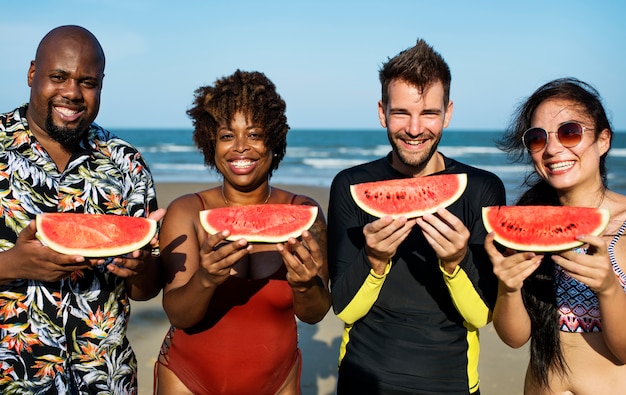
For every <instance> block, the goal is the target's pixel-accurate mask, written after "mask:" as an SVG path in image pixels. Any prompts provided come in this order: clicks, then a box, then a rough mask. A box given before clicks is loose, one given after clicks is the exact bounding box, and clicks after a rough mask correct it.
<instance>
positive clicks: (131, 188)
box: [0, 105, 157, 394]
mask: <svg viewBox="0 0 626 395" xmlns="http://www.w3.org/2000/svg"><path fill="white" fill-rule="evenodd" d="M26 108H27V105H23V106H22V107H19V108H17V109H16V110H14V111H13V112H10V113H6V114H0V144H1V145H0V251H6V250H8V249H10V248H12V247H13V246H14V244H15V242H16V239H17V235H18V233H19V232H20V231H21V230H22V229H23V228H24V227H26V226H27V225H28V223H29V221H30V220H32V219H34V218H35V216H36V214H38V213H42V212H65V211H72V212H85V213H107V214H117V215H133V216H147V213H148V212H150V211H154V210H156V208H157V202H156V193H155V189H154V184H153V179H152V176H151V174H150V171H149V170H148V168H147V166H146V164H145V162H144V160H143V158H142V157H141V155H140V154H139V153H138V152H137V150H136V149H135V148H134V147H132V146H131V145H129V144H128V143H126V142H125V141H123V140H121V139H119V138H117V137H116V136H114V135H113V134H112V133H110V132H108V131H106V130H104V129H102V128H101V127H100V126H98V125H96V124H92V125H91V127H90V129H89V131H88V133H87V135H86V137H85V139H84V140H83V141H82V143H81V146H80V149H79V150H78V152H76V153H74V155H73V156H72V157H71V159H70V162H69V164H68V165H67V168H66V169H65V171H63V172H59V171H58V169H57V167H56V165H55V163H54V162H53V161H52V159H51V158H50V157H49V156H48V154H47V153H46V151H45V150H44V149H43V147H42V146H41V145H40V144H39V142H38V141H37V139H36V138H35V137H34V135H33V134H32V133H31V131H30V130H29V127H28V124H27V121H26ZM129 314H130V303H129V298H128V295H127V294H126V291H125V284H124V279H123V278H119V277H117V276H115V275H113V274H110V273H109V272H108V271H107V270H106V265H102V266H98V267H95V268H93V269H88V270H80V271H76V272H74V273H73V274H72V275H71V276H70V277H69V278H67V279H64V280H61V281H56V282H42V281H35V280H28V279H20V280H16V281H12V282H11V283H8V284H4V285H0V393H2V394H26V393H28V394H31V393H38V394H44V393H45V394H136V393H137V361H136V358H135V355H134V353H133V351H132V349H131V347H130V344H129V342H128V339H127V338H126V328H127V325H128V319H129Z"/></svg>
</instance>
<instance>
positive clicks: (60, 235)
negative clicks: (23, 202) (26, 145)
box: [35, 213, 157, 258]
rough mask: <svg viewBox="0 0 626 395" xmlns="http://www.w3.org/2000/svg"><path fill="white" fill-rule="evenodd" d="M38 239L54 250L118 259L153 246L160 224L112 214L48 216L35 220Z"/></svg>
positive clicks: (145, 219)
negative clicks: (150, 245)
mask: <svg viewBox="0 0 626 395" xmlns="http://www.w3.org/2000/svg"><path fill="white" fill-rule="evenodd" d="M35 222H36V224H37V233H36V237H37V238H38V239H39V240H40V241H41V242H42V244H44V245H46V246H47V247H49V248H50V249H52V250H54V251H56V252H59V253H61V254H66V255H81V256H84V257H88V258H101V257H114V256H119V255H124V254H128V253H130V252H133V251H136V250H139V249H141V248H143V247H145V246H146V245H147V244H149V243H150V240H152V238H153V237H154V235H155V234H156V231H157V222H156V221H155V220H153V219H150V218H141V217H130V216H122V215H111V214H83V213H44V214H38V215H37V216H36V218H35Z"/></svg>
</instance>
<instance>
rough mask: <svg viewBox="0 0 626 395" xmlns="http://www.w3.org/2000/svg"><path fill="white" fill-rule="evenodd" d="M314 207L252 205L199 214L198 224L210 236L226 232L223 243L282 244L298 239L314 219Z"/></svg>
mask: <svg viewBox="0 0 626 395" xmlns="http://www.w3.org/2000/svg"><path fill="white" fill-rule="evenodd" d="M317 211H318V210H317V207H316V206H305V205H293V204H253V205H246V206H229V207H220V208H214V209H207V210H202V211H200V213H199V215H200V224H201V225H202V228H203V229H204V230H205V231H206V232H207V233H209V234H215V233H218V232H222V231H225V230H228V231H229V232H230V235H229V236H228V237H226V240H229V241H235V240H239V239H246V240H247V241H249V242H254V243H283V242H285V241H287V240H289V238H291V237H293V238H298V237H300V236H301V235H302V232H304V231H305V230H308V229H309V228H310V227H311V226H312V225H313V223H315V220H316V218H317Z"/></svg>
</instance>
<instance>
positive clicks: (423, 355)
mask: <svg viewBox="0 0 626 395" xmlns="http://www.w3.org/2000/svg"><path fill="white" fill-rule="evenodd" d="M379 76H380V81H381V84H382V99H381V100H380V101H379V103H378V116H379V119H380V123H381V125H382V126H383V127H384V128H386V129H387V136H388V138H389V142H390V144H391V148H392V150H391V152H390V153H389V154H388V155H387V156H386V157H384V158H381V159H378V160H376V161H372V162H369V163H365V164H362V165H359V166H355V167H352V168H350V169H346V170H343V171H342V172H340V173H339V174H338V175H337V176H336V177H335V179H334V180H333V183H332V186H331V191H330V202H329V208H328V250H329V267H330V274H331V287H332V295H333V308H334V311H335V313H336V314H337V316H338V317H339V318H340V319H341V320H343V321H344V322H345V329H344V335H343V343H342V345H341V351H340V356H339V375H338V384H337V393H338V394H339V395H343V394H415V393H419V394H444V393H445V394H478V393H479V389H478V384H479V380H478V328H480V327H482V326H484V325H486V324H487V323H489V321H490V319H491V308H492V307H493V304H494V302H495V295H496V285H497V282H496V280H495V277H494V275H493V272H492V268H491V264H490V261H489V258H488V257H487V255H486V253H485V251H484V248H483V241H484V238H485V235H486V231H485V229H484V227H483V225H482V220H481V208H482V206H491V205H502V204H505V192H504V186H503V184H502V181H501V180H500V179H499V178H498V177H497V176H495V175H494V174H492V173H489V172H486V171H483V170H480V169H476V168H474V167H470V166H468V165H465V164H462V163H459V162H457V161H456V160H454V159H451V158H448V157H446V156H444V155H443V154H442V153H441V152H439V151H438V150H437V147H438V144H439V141H440V140H441V135H442V132H443V129H444V128H446V127H447V126H448V124H449V123H450V118H451V117H452V111H453V103H452V101H450V100H449V93H450V81H451V75H450V69H449V67H448V65H447V64H446V62H445V61H444V59H443V58H442V57H441V55H439V54H438V53H437V52H435V51H434V50H433V49H432V48H431V47H430V46H429V45H428V44H427V43H426V42H424V41H423V40H418V41H417V44H416V45H415V46H414V47H412V48H409V49H407V50H405V51H402V52H400V53H399V54H398V55H396V56H395V57H393V58H391V59H389V60H388V61H387V62H386V63H385V64H383V66H382V68H381V70H380V72H379ZM448 173H466V174H467V177H468V184H467V188H466V190H465V192H464V194H463V196H462V197H461V198H460V199H459V200H458V201H456V202H455V203H454V204H452V205H451V206H449V207H448V208H439V209H438V210H437V212H436V213H434V214H427V215H424V216H423V217H421V218H409V219H407V218H403V217H401V218H396V219H392V218H390V217H384V218H375V217H373V216H371V215H369V214H367V213H365V212H364V211H362V210H361V209H360V208H359V207H358V206H357V205H356V204H355V202H354V201H353V199H352V198H351V195H350V191H349V187H350V185H351V184H358V183H363V182H371V181H381V180H386V179H397V178H407V177H425V176H429V175H433V174H448Z"/></svg>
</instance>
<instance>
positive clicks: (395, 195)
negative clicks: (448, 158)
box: [350, 173, 467, 218]
mask: <svg viewBox="0 0 626 395" xmlns="http://www.w3.org/2000/svg"><path fill="white" fill-rule="evenodd" d="M466 186H467V174H465V173H460V174H440V175H433V176H426V177H413V178H400V179H394V180H384V181H375V182H365V183H361V184H354V185H350V193H351V194H352V198H353V199H354V201H355V202H356V204H357V205H358V206H359V207H360V208H361V209H362V210H363V211H365V212H366V213H369V214H371V215H373V216H374V217H379V218H381V217H384V216H387V215H389V216H391V217H394V218H398V217H400V216H404V217H406V218H415V217H421V216H422V215H424V214H428V213H434V212H435V211H437V208H439V207H448V206H449V205H451V204H452V203H454V202H455V201H456V200H457V199H458V198H460V197H461V195H463V192H464V191H465V187H466Z"/></svg>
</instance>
